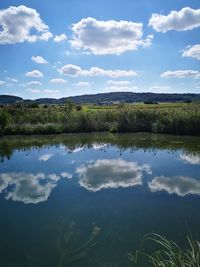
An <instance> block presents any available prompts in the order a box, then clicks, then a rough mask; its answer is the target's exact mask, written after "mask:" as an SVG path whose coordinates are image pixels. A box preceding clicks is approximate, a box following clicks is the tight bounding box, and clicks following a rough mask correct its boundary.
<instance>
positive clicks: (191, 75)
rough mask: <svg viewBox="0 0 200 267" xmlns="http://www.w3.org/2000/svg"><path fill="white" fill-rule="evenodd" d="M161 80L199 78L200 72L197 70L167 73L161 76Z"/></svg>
mask: <svg viewBox="0 0 200 267" xmlns="http://www.w3.org/2000/svg"><path fill="white" fill-rule="evenodd" d="M160 77H161V78H199V77H200V72H199V71H197V70H175V71H170V70H168V71H165V72H163V73H162V74H161V75H160Z"/></svg>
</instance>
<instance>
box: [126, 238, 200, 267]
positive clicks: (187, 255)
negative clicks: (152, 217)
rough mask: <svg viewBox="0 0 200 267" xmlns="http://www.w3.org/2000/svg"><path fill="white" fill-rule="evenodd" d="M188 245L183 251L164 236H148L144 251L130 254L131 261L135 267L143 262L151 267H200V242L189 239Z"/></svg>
mask: <svg viewBox="0 0 200 267" xmlns="http://www.w3.org/2000/svg"><path fill="white" fill-rule="evenodd" d="M187 243H188V246H187V248H185V249H183V248H181V247H179V245H178V244H176V243H175V242H174V241H171V240H169V239H167V238H166V237H164V236H161V235H158V234H154V233H153V234H148V235H146V236H145V238H144V240H143V242H142V247H143V250H140V251H136V252H135V253H130V254H129V259H130V261H131V262H132V263H133V265H134V266H137V264H138V263H139V261H140V260H141V261H142V263H143V264H145V265H144V266H149V267H199V266H200V242H199V241H198V240H193V239H192V238H191V237H187ZM145 245H146V247H145ZM147 245H148V247H147ZM146 264H148V265H146Z"/></svg>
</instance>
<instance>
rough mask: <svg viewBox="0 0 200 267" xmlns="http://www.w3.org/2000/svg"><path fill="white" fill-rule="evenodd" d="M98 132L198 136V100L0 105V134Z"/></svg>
mask: <svg viewBox="0 0 200 267" xmlns="http://www.w3.org/2000/svg"><path fill="white" fill-rule="evenodd" d="M102 131H110V132H150V133H165V134H177V135H200V103H199V102H191V103H190V101H187V103H183V102H182V103H157V102H146V103H130V104H127V103H118V104H109V105H97V104H96V105H94V104H93V105H91V104H84V105H81V104H74V103H73V102H70V101H68V102H66V103H65V104H62V105H53V104H51V105H49V104H37V103H30V104H25V103H14V104H7V105H2V106H1V107H0V133H1V135H16V134H25V135H30V134H57V133H73V132H102Z"/></svg>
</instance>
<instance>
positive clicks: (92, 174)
mask: <svg viewBox="0 0 200 267" xmlns="http://www.w3.org/2000/svg"><path fill="white" fill-rule="evenodd" d="M143 172H146V173H151V169H150V166H149V165H138V163H136V162H130V161H125V160H122V159H99V160H96V161H94V162H90V163H88V164H86V165H82V166H80V167H79V168H77V170H76V173H78V175H79V177H80V180H79V184H80V185H81V186H82V187H84V188H86V189H87V190H89V191H93V192H96V191H99V190H101V189H106V188H118V187H130V186H136V185H142V184H143V181H142V176H143Z"/></svg>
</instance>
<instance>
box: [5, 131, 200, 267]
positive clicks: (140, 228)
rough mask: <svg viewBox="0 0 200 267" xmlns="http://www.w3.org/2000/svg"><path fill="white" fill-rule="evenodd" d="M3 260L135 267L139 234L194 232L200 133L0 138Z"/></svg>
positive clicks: (17, 266) (56, 266)
mask: <svg viewBox="0 0 200 267" xmlns="http://www.w3.org/2000/svg"><path fill="white" fill-rule="evenodd" d="M0 157H1V163H0V214H1V216H0V237H1V242H0V266H3V267H28V266H31V267H32V266H35V267H36V266H38V267H43V266H44V267H46V266H48V267H61V266H63V267H64V266H72V267H73V266H74V267H79V266H80V267H84V266H87V267H90V266H91V267H94V266H95V267H96V266H97V267H98V266H102V267H103V266H107V267H110V266H120V267H126V266H127V267H129V266H132V265H131V262H130V261H129V257H128V255H129V253H130V252H132V251H134V250H136V249H138V248H139V247H140V242H141V239H142V238H143V236H144V235H145V234H146V233H150V232H156V233H160V234H164V235H166V236H167V237H168V238H171V239H173V240H175V241H177V242H178V243H179V244H180V245H182V246H184V244H185V237H186V235H187V234H188V233H189V232H191V233H192V234H193V236H195V237H198V236H199V235H200V227H199V225H200V213H199V210H200V138H199V137H178V136H166V135H153V134H116V135H115V134H68V135H59V136H32V137H22V136H21V137H16V136H15V137H4V138H1V139H0Z"/></svg>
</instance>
